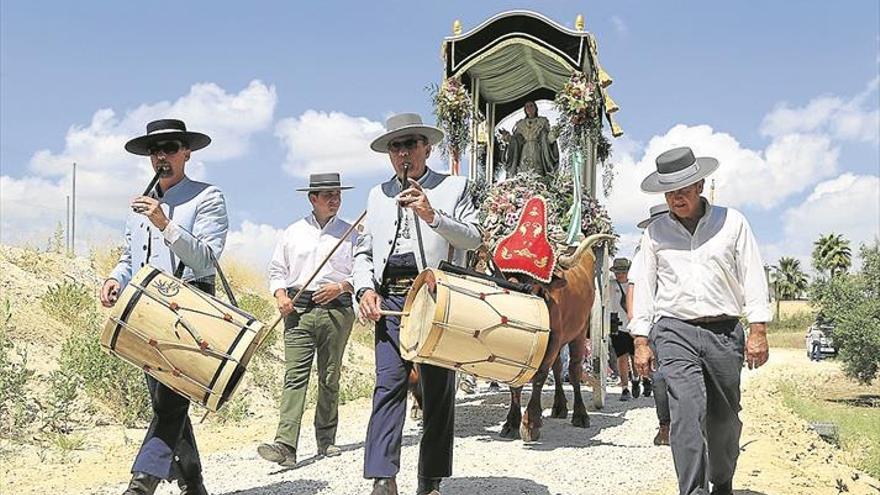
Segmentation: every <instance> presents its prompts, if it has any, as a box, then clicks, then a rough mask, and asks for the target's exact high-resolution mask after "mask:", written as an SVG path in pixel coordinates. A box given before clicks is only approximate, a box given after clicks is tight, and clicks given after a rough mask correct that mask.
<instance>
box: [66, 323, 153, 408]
mask: <svg viewBox="0 0 880 495" xmlns="http://www.w3.org/2000/svg"><path fill="white" fill-rule="evenodd" d="M99 335H100V332H99V330H98V327H97V325H94V324H92V325H88V326H86V327H84V328H78V329H74V331H73V332H72V333H71V335H70V337H68V338H67V340H66V341H65V342H64V345H63V346H62V348H61V357H60V365H61V372H62V373H64V374H66V375H72V376H77V377H79V378H80V379H81V380H82V385H83V388H84V390H85V392H86V393H87V394H88V395H89V396H90V397H92V398H94V399H96V400H98V401H99V402H101V403H102V404H104V405H105V406H107V407H108V409H109V410H110V413H111V414H112V415H113V417H114V418H115V419H116V420H117V421H120V422H121V423H122V424H124V425H125V426H133V425H134V424H135V423H136V422H137V421H139V420H144V419H148V418H149V417H150V414H151V408H150V397H149V393H148V391H147V385H146V381H145V380H144V374H143V372H142V371H141V370H139V369H137V368H135V367H134V366H132V365H130V364H128V363H126V362H124V361H122V360H121V359H119V358H117V357H114V356H111V355H109V354H107V353H106V352H104V351H103V350H102V349H101V344H100V341H99Z"/></svg>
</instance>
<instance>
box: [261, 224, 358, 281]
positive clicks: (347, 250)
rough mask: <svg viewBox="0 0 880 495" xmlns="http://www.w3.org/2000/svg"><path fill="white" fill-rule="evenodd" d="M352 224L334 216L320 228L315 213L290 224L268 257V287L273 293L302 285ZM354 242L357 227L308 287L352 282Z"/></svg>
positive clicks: (355, 241) (355, 240)
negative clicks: (270, 258)
mask: <svg viewBox="0 0 880 495" xmlns="http://www.w3.org/2000/svg"><path fill="white" fill-rule="evenodd" d="M350 226H351V224H350V223H348V222H346V221H344V220H341V219H339V218H338V217H333V218H331V219H330V220H329V221H328V222H327V224H326V225H324V227H323V228H321V225H320V224H319V223H318V221H317V220H316V219H315V216H314V215H313V214H310V215H309V216H307V217H305V218H303V219H302V220H300V221H298V222H296V223H294V224H292V225H291V226H290V227H287V229H286V230H285V231H284V233H283V234H281V237H280V238H279V239H278V243H277V244H276V245H275V253H274V254H273V255H272V260H271V261H269V268H268V270H269V291H270V292H271V293H272V294H273V295H274V294H275V291H276V290H278V289H286V288H296V289H299V288H301V287H302V286H303V284H305V283H306V281H307V280H308V279H309V277H311V276H312V273H314V272H315V269H316V268H318V265H320V264H321V262H322V261H323V260H324V258H325V257H327V254H328V253H329V252H330V250H331V249H333V246H335V245H336V243H337V242H339V239H341V238H342V235H343V234H345V231H346V230H348V228H349V227H350ZM355 243H357V231H354V230H353V231H352V233H351V234H350V235H349V237H348V239H346V240H345V241H344V242H343V243H342V245H341V246H339V249H337V250H336V252H335V253H333V256H332V257H331V258H330V260H329V261H328V262H327V264H325V265H324V267H323V268H321V272H320V273H318V275H317V276H316V277H315V279H314V280H312V282H311V283H310V284H309V285H308V287H306V290H312V291H314V290H318V287H320V286H321V285H324V284H328V283H337V282H343V281H347V282H349V283H351V282H352V279H351V269H352V265H353V263H354V245H355Z"/></svg>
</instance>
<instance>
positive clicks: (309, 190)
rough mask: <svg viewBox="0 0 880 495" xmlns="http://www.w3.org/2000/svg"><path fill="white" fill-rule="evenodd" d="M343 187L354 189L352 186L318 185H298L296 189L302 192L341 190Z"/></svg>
mask: <svg viewBox="0 0 880 495" xmlns="http://www.w3.org/2000/svg"><path fill="white" fill-rule="evenodd" d="M345 189H354V186H318V187H300V188H297V191H302V192H321V191H342V190H345Z"/></svg>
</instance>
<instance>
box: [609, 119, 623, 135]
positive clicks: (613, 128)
mask: <svg viewBox="0 0 880 495" xmlns="http://www.w3.org/2000/svg"><path fill="white" fill-rule="evenodd" d="M608 119H609V120H611V135H612V136H614V137H616V138H618V137H620V136H623V129H621V128H620V126H619V125H618V124H617V121H615V120H614V119H612V118H611V116H608Z"/></svg>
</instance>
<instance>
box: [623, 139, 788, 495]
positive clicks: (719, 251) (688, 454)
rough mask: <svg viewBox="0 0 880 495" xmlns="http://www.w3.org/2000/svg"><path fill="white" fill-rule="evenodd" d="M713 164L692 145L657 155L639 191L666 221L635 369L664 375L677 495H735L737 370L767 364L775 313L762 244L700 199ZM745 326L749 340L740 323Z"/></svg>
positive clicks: (647, 282) (652, 234)
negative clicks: (660, 204) (659, 206)
mask: <svg viewBox="0 0 880 495" xmlns="http://www.w3.org/2000/svg"><path fill="white" fill-rule="evenodd" d="M717 168H718V160H716V159H714V158H708V157H701V158H696V157H695V156H694V153H693V152H692V151H691V149H690V148H686V147H681V148H675V149H672V150H669V151H666V152H664V153H662V154H661V155H660V156H658V157H657V171H656V172H654V173H652V174H651V175H649V176H648V177H647V178H645V180H644V181H643V182H642V186H641V187H642V190H643V191H645V192H648V193H663V194H665V196H666V203H667V205H669V210H670V215H666V216H660V217H659V218H657V220H655V221H654V222H652V223H651V224H650V225H648V227H647V229H646V230H645V232H644V234H643V235H642V240H641V252H640V256H642V263H643V266H642V268H641V271H640V273H639V278H638V279H637V280H635V294H634V301H633V306H634V307H633V321H632V323H631V326H630V329H631V331H632V334H633V335H634V336H636V338H635V346H636V354H635V364H636V369H637V370H638V372H639V374H641V375H642V376H648V375H649V374H650V373H651V371H652V370H653V369H655V367H656V366H655V357H654V352H653V351H652V350H651V346H650V345H649V338H650V340H652V341H653V344H654V345H653V346H654V347H655V348H656V349H657V356H658V357H659V361H660V362H659V365H660V369H661V371H662V372H663V374H664V376H665V378H666V383H667V387H668V389H669V407H670V415H671V420H672V424H671V437H670V442H671V446H672V456H673V460H674V462H675V470H676V474H677V475H678V485H679V492H680V493H681V495H693V494H707V493H710V492H709V491H708V488H709V483H710V482H711V486H712V491H711V493H712V495H731V494H732V493H733V475H734V472H735V471H736V461H737V457H738V455H739V438H740V433H741V430H742V423H741V422H740V420H739V410H740V370H741V369H742V366H743V360H745V361H746V362H747V363H748V366H749V368H750V369H753V368H757V367H759V366H761V365H763V364H764V363H765V362H766V361H767V358H768V354H769V351H768V347H767V326H766V324H767V322H768V321H770V318H771V313H770V306H769V303H768V290H767V281H766V279H765V278H764V264H763V262H762V260H761V254H760V253H759V251H758V243H757V241H756V240H755V237H754V235H753V234H752V230H751V227H750V226H749V223H748V221H746V219H745V217H743V215H742V213H740V212H738V211H736V210H734V209H731V208H724V207H720V206H715V205H711V204H709V202H708V201H706V199H704V198H703V197H702V196H701V195H700V194H701V193H702V191H703V185H704V178H705V177H706V176H708V175H709V174H710V173H712V172H713V171H715V169H717ZM742 316H744V317H745V318H746V319H747V320H748V322H749V330H750V331H749V334H748V338H747V339H746V337H745V335H744V330H743V327H742V324H741V323H740V317H742Z"/></svg>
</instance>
